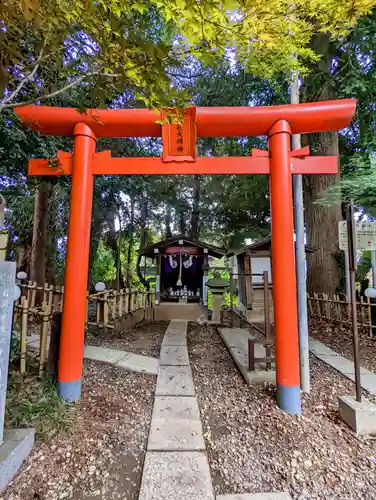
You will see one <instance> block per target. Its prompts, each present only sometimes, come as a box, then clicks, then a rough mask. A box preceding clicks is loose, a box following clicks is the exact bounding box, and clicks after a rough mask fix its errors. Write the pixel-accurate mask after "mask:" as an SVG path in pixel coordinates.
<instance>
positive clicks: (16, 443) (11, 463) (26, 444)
mask: <svg viewBox="0 0 376 500" xmlns="http://www.w3.org/2000/svg"><path fill="white" fill-rule="evenodd" d="M34 439H35V430H34V429H5V431H4V442H3V443H2V444H1V445H0V493H2V492H3V491H4V490H5V488H6V487H7V486H8V484H9V483H10V481H11V480H12V479H13V477H14V476H15V475H16V474H17V472H18V471H19V469H20V467H21V465H22V462H23V461H24V460H25V459H26V458H27V457H28V456H29V455H30V452H31V449H32V447H33V444H34Z"/></svg>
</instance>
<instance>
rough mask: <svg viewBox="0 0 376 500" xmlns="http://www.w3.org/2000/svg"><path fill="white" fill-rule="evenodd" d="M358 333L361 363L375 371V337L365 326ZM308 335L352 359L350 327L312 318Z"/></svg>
mask: <svg viewBox="0 0 376 500" xmlns="http://www.w3.org/2000/svg"><path fill="white" fill-rule="evenodd" d="M358 333H359V350H360V361H361V364H362V366H363V367H364V368H367V369H368V370H371V371H374V372H376V339H370V338H369V337H368V333H369V332H368V331H366V329H365V328H359V332H358ZM310 336H311V337H312V338H314V339H317V340H320V342H323V343H324V344H325V345H327V346H328V347H330V348H331V349H333V350H334V351H336V352H337V353H338V354H341V355H342V356H345V358H348V359H354V354H353V345H352V330H351V327H350V328H349V327H348V326H342V327H340V326H339V325H332V324H329V323H327V322H326V321H320V320H318V319H316V318H312V319H311V320H310ZM375 498H376V494H375Z"/></svg>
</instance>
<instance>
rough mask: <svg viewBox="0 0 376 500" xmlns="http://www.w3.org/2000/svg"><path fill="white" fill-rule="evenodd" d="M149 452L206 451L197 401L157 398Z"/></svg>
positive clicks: (179, 397) (177, 397)
mask: <svg viewBox="0 0 376 500" xmlns="http://www.w3.org/2000/svg"><path fill="white" fill-rule="evenodd" d="M148 450H149V451H151V450H158V451H168V450H169V451H175V450H176V451H187V450H205V442H204V438H203V435H202V425H201V421H200V412H199V409H198V404H197V399H196V398H192V397H184V396H156V398H155V402H154V409H153V415H152V420H151V428H150V434H149V441H148Z"/></svg>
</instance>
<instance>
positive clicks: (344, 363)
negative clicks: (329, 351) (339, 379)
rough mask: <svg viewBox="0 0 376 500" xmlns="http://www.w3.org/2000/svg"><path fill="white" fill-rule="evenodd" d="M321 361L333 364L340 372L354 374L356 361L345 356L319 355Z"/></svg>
mask: <svg viewBox="0 0 376 500" xmlns="http://www.w3.org/2000/svg"><path fill="white" fill-rule="evenodd" d="M317 357H318V358H319V359H321V361H324V363H326V364H327V365H329V366H331V367H332V368H334V369H335V370H337V371H339V372H340V373H343V374H344V375H345V374H352V373H354V363H353V362H352V361H350V360H349V359H346V358H344V357H343V356H339V355H337V356H321V355H320V356H317Z"/></svg>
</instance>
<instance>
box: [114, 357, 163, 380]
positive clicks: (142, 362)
mask: <svg viewBox="0 0 376 500" xmlns="http://www.w3.org/2000/svg"><path fill="white" fill-rule="evenodd" d="M116 366H119V367H120V368H124V369H125V370H129V371H131V372H137V373H148V374H149V375H157V373H158V366H159V362H158V359H157V358H153V357H151V356H142V355H141V354H134V353H128V354H126V355H125V356H124V357H123V358H122V359H120V361H118V362H117V363H116Z"/></svg>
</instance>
